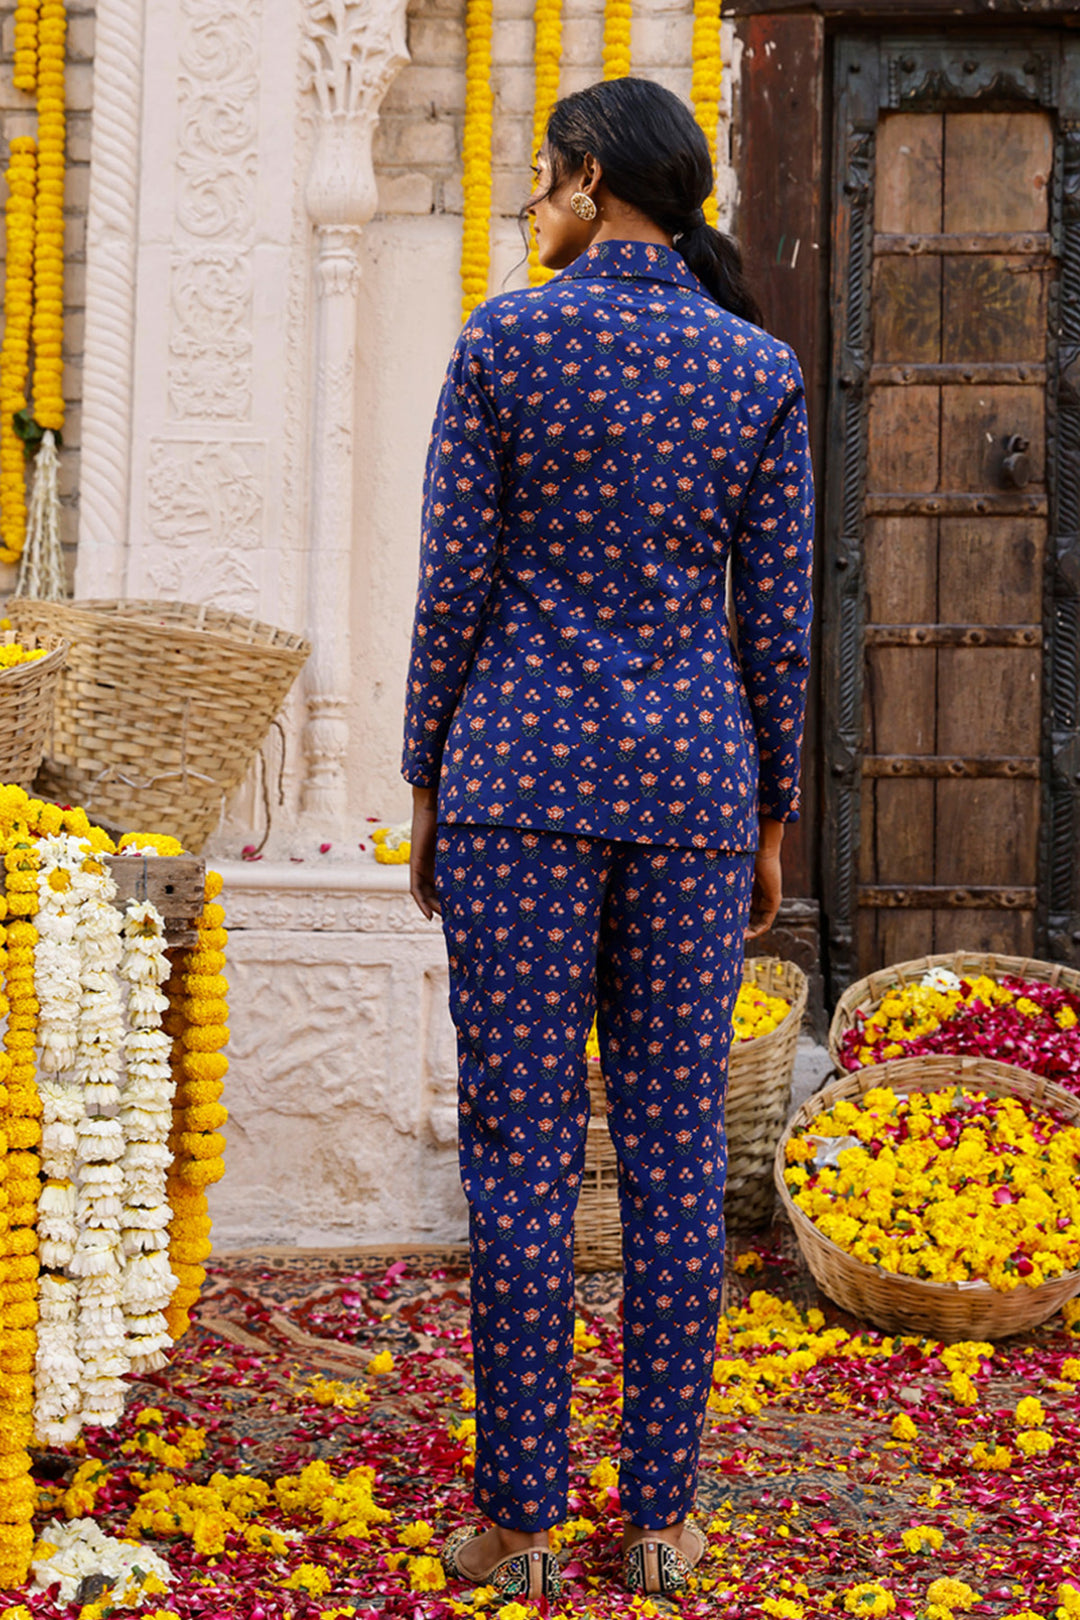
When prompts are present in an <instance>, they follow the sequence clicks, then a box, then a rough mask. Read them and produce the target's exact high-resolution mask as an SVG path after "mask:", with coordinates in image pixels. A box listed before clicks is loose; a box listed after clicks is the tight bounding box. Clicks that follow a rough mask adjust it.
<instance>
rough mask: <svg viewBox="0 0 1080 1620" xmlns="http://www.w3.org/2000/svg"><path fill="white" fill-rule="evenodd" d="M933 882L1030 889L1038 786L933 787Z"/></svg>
mask: <svg viewBox="0 0 1080 1620" xmlns="http://www.w3.org/2000/svg"><path fill="white" fill-rule="evenodd" d="M935 795H936V804H937V812H936V814H937V837H936V839H935V851H934V866H933V870H932V872H929V873H927V876H932V878H933V881H934V882H935V883H944V884H949V885H955V886H957V887H965V888H966V887H968V886H974V887H977V888H978V887H984V886H987V885H989V886H992V885H993V884H995V883H1003V884H1007V885H1010V886H1013V885H1015V886H1017V887H1022V888H1029V887H1034V885H1035V882H1036V876H1037V872H1038V853H1039V781H1038V778H1037V776H1026V777H1025V779H1024V780H1022V781H1016V780H1014V781H1000V780H999V781H980V782H965V781H945V782H938V783H937V785H936V788H935Z"/></svg>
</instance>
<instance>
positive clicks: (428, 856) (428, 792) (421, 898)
mask: <svg viewBox="0 0 1080 1620" xmlns="http://www.w3.org/2000/svg"><path fill="white" fill-rule="evenodd" d="M437 799H438V789H437V788H424V787H414V788H413V790H412V835H411V839H410V844H409V893H410V894H411V895H412V897H413V899H414V900H415V901H416V903H417V905H418V906H419V907H420V910H421V911H422V912H423V913H424V916H425V917H426V918H427V919H428V921H429V922H430V921H431V919H432V917H434V916H441V915H442V906H441V905H440V904H439V896H438V894H437V892H436V889H435V838H436V834H437V832H438V820H437V817H436V809H435V806H436V801H437Z"/></svg>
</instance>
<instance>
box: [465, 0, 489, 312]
mask: <svg viewBox="0 0 1080 1620" xmlns="http://www.w3.org/2000/svg"><path fill="white" fill-rule="evenodd" d="M492 9H493V8H492V0H468V4H467V7H466V12H465V133H464V136H463V138H462V144H461V159H462V188H463V192H464V211H463V218H462V223H461V318H462V320H463V321H466V320H468V318H469V316H470V314H471V313H472V311H473V309H474V308H475V306H476V305H477V304H478V303H480V301H481V299H484V298H486V297H487V290H488V272H489V269H490V266H491V133H492V112H493V105H494V96H493V94H492V89H491V34H492Z"/></svg>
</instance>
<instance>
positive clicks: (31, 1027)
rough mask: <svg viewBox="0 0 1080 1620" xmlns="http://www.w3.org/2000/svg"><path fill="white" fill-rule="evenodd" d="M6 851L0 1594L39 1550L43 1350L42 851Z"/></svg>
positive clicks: (8, 845)
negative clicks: (39, 1364)
mask: <svg viewBox="0 0 1080 1620" xmlns="http://www.w3.org/2000/svg"><path fill="white" fill-rule="evenodd" d="M0 847H2V848H3V851H4V878H5V903H4V907H3V910H2V912H0V915H5V916H6V918H7V927H6V930H5V940H4V944H5V947H6V949H5V957H6V960H5V977H4V999H5V1000H6V1002H7V1008H8V1015H7V1029H6V1030H5V1033H4V1042H3V1045H4V1051H3V1059H2V1061H0V1078H2V1079H3V1082H4V1090H5V1100H4V1103H3V1106H2V1108H0V1132H2V1135H3V1156H2V1159H0V1173H2V1175H3V1185H4V1192H5V1195H6V1199H7V1208H6V1210H5V1215H6V1217H7V1231H6V1233H5V1234H4V1239H3V1247H2V1258H0V1281H2V1287H0V1587H11V1586H18V1585H21V1583H22V1582H23V1581H25V1579H26V1575H27V1571H28V1569H29V1567H30V1554H31V1551H32V1549H33V1545H34V1530H33V1525H32V1524H31V1522H30V1521H31V1519H32V1517H33V1513H34V1507H35V1505H36V1500H37V1491H36V1488H35V1485H34V1480H33V1477H32V1475H31V1473H30V1454H29V1451H28V1450H27V1448H28V1446H29V1444H30V1441H31V1440H32V1438H33V1418H32V1416H31V1405H32V1401H33V1392H34V1357H35V1353H36V1350H37V1333H36V1331H35V1329H36V1326H37V1320H38V1248H37V1234H36V1232H35V1223H36V1220H37V1194H38V1155H37V1153H36V1152H35V1151H34V1150H35V1149H36V1147H37V1145H38V1143H39V1141H40V1139H41V1127H40V1125H39V1123H38V1118H39V1115H40V1113H41V1102H40V1099H39V1097H38V1092H37V1085H36V1083H35V1063H34V1046H35V1041H36V1033H37V1013H38V1003H37V999H36V997H35V994H34V947H35V945H36V944H37V937H38V934H37V929H36V928H35V927H34V924H33V922H32V921H31V919H32V918H33V917H34V916H35V915H36V913H37V908H38V895H37V885H38V876H37V864H38V862H37V851H36V850H35V849H34V847H33V842H32V840H31V839H30V838H29V837H28V836H27V834H26V832H25V830H24V829H23V828H14V829H12V830H11V832H10V833H8V834H7V835H6V836H4V837H3V838H2V840H0Z"/></svg>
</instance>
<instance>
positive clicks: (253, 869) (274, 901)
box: [214, 861, 442, 938]
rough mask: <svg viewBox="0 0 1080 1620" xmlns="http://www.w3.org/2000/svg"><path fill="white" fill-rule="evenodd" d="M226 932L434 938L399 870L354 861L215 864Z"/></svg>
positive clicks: (436, 930) (436, 928)
mask: <svg viewBox="0 0 1080 1620" xmlns="http://www.w3.org/2000/svg"><path fill="white" fill-rule="evenodd" d="M214 867H215V870H216V871H218V872H220V873H221V876H222V878H223V879H224V882H225V891H224V892H225V907H226V911H227V914H228V919H229V927H230V928H247V929H275V930H279V931H281V932H284V933H310V932H314V933H335V934H340V933H361V934H368V933H370V934H390V935H396V934H426V935H429V936H431V937H434V938H437V937H438V936H439V934H440V932H441V927H442V925H441V923H440V922H439V920H438V918H433V919H432V920H431V921H430V922H428V921H427V920H426V919H425V917H424V916H423V914H422V913H421V912H420V910H419V909H418V907H417V905H416V902H415V900H413V898H412V896H411V895H410V893H409V874H408V871H407V869H406V868H405V867H403V866H397V867H394V866H376V865H375V864H374V863H373V862H365V861H357V862H355V863H353V862H350V863H349V864H348V865H341V866H331V865H327V866H320V865H318V864H317V863H316V862H306V861H296V862H288V861H215V863H214Z"/></svg>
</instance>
